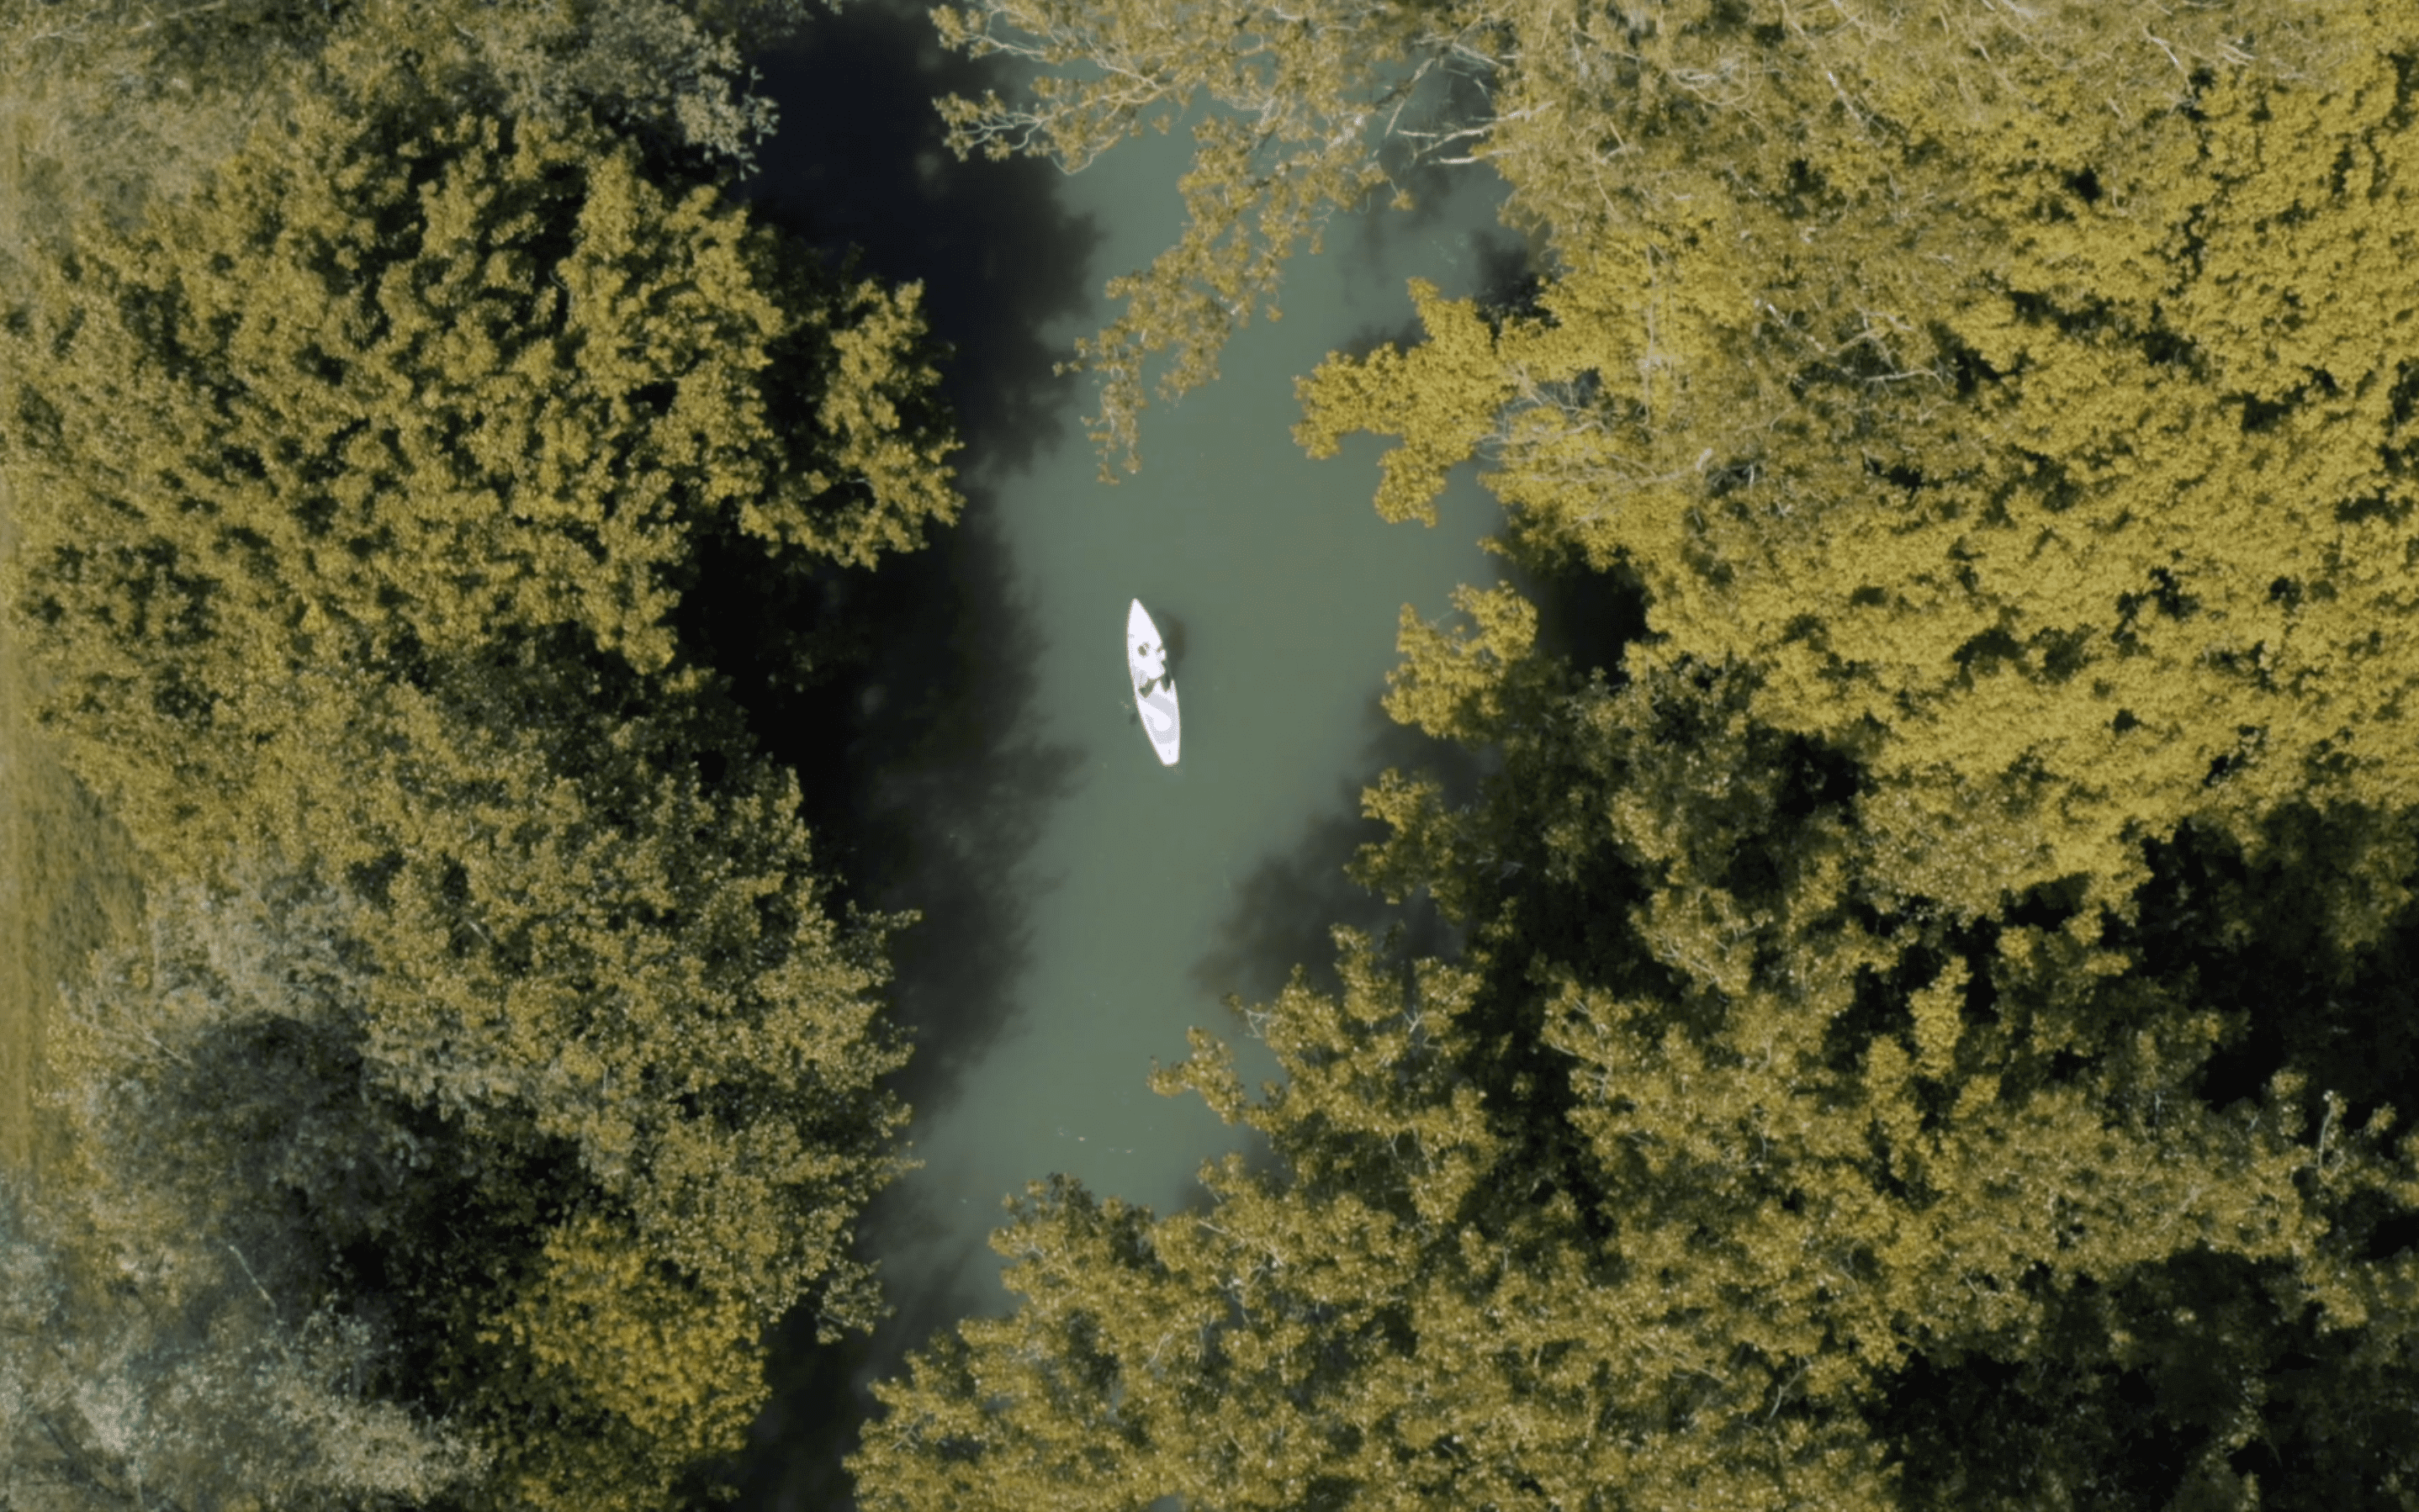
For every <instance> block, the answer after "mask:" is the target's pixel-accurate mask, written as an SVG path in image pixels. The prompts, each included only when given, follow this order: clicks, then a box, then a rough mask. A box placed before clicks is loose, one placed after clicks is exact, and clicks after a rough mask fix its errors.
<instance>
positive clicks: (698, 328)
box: [8, 106, 957, 866]
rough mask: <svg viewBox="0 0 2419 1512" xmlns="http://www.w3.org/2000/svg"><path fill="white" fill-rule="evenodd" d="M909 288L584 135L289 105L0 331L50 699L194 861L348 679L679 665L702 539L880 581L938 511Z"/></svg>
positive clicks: (130, 804)
mask: <svg viewBox="0 0 2419 1512" xmlns="http://www.w3.org/2000/svg"><path fill="white" fill-rule="evenodd" d="M915 303H916V291H915V289H914V288H913V287H910V288H907V289H904V290H901V291H896V292H892V291H886V290H883V289H881V288H879V287H877V286H875V285H870V284H868V285H853V286H851V285H839V286H833V287H829V288H824V289H814V288H810V287H809V286H807V284H806V282H805V275H802V274H799V273H796V272H793V271H791V270H787V269H785V268H783V267H781V266H778V265H777V264H776V262H775V260H774V252H773V249H772V248H771V246H770V245H769V243H768V242H767V241H766V240H765V239H763V236H762V235H761V234H759V233H754V232H751V231H750V230H749V229H748V227H747V223H746V219H745V217H744V216H743V215H742V214H741V212H739V211H737V210H735V209H732V208H727V207H722V206H718V205H717V204H716V197H715V194H714V193H713V192H712V191H710V190H706V189H698V190H694V191H691V192H689V193H687V194H686V195H685V196H682V197H680V198H677V199H674V198H671V197H669V196H667V195H666V194H665V193H663V192H662V191H659V190H657V189H655V188H654V187H653V186H651V185H650V184H649V183H648V182H647V181H646V180H645V179H644V178H642V177H640V176H639V172H638V170H637V166H636V163H635V161H634V157H633V155H632V153H631V152H630V151H629V149H627V148H626V147H616V146H614V145H613V144H611V143H609V142H608V141H605V140H602V139H598V138H594V137H592V136H580V135H571V136H561V135H556V134H554V133H552V132H550V131H546V130H543V129H538V128H522V129H514V128H510V127H506V126H501V125H499V124H498V123H497V122H495V121H493V120H481V119H478V118H475V117H470V118H465V119H463V120H461V121H458V122H445V123H439V124H426V125H420V126H415V125H414V124H413V123H412V121H411V120H410V118H409V117H408V116H407V117H406V118H405V119H404V120H402V121H401V122H396V121H394V120H393V119H388V118H374V119H371V120H369V121H360V120H355V119H353V118H350V117H347V116H339V115H336V114H334V113H333V111H332V110H331V109H329V108H327V107H325V106H313V107H310V108H305V109H302V110H300V113H299V124H298V126H297V128H296V131H295V132H294V133H293V134H291V135H288V134H286V133H284V132H268V133H264V134H263V135H261V136H259V137H257V138H255V139H254V145H253V147H252V148H251V149H250V150H249V151H248V152H247V153H246V154H245V155H244V156H242V157H240V158H239V159H237V160H236V161H235V162H232V163H230V164H229V165H228V166H227V168H226V169H225V171H224V172H223V174H221V175H220V176H219V177H216V178H214V179H213V180H212V181H211V182H210V183H209V185H208V187H207V189H206V190H205V191H204V192H203V193H201V194H199V195H198V196H197V197H196V199H195V201H194V202H193V204H192V205H191V206H190V207H185V208H177V209H175V210H173V211H167V212H163V213H162V214H161V215H160V216H158V217H157V218H156V219H155V220H154V221H153V223H152V224H151V227H150V229H149V230H148V231H146V233H145V234H144V235H143V236H142V237H141V238H140V239H136V240H134V241H132V242H130V243H126V244H123V245H118V244H105V243H104V244H97V245H96V246H95V247H93V248H91V249H89V250H87V251H86V252H85V253H84V254H83V255H80V256H79V257H78V258H77V259H75V260H74V261H73V262H72V263H71V264H70V265H69V266H68V267H67V268H65V269H64V270H58V271H56V272H55V273H54V275H53V276H52V277H51V278H49V279H48V280H47V281H46V282H45V283H44V285H43V286H42V287H41V289H40V291H39V297H38V298H37V299H36V300H35V301H33V302H32V303H31V304H30V305H29V306H26V307H21V308H20V309H19V310H18V312H17V314H16V315H15V316H14V317H13V319H12V322H11V334H10V335H9V337H8V354H9V355H8V363H9V368H8V393H9V409H10V411H11V412H12V413H13V414H14V415H15V416H16V417H17V421H16V423H15V424H13V425H12V427H11V428H10V431H9V434H8V448H9V450H8V465H9V466H10V467H11V469H12V470H13V471H15V472H16V474H17V476H18V481H19V485H20V497H21V500H22V501H23V510H22V515H23V519H22V528H23V544H22V563H23V565H22V568H21V573H20V577H19V579H17V581H18V589H17V594H18V596H19V598H20V600H21V602H23V604H24V605H25V607H26V609H27V611H28V612H29V614H30V616H31V618H32V620H33V622H34V624H35V625H37V626H38V627H39V638H38V644H37V649H38V650H39V652H40V654H41V655H42V656H44V657H45V658H46V660H47V661H48V662H49V663H50V664H51V665H52V666H53V667H54V669H55V674H56V678H57V686H58V690H57V695H56V698H55V699H54V702H53V703H52V709H53V711H54V714H55V715H57V716H61V717H72V719H73V721H74V723H75V725H76V727H77V730H78V732H79V733H80V735H81V737H82V744H81V746H80V749H79V755H80V757H81V759H82V761H83V762H84V763H85V766H86V769H87V770H89V771H90V772H92V773H93V774H94V775H95V776H97V777H98V778H99V779H100V780H101V781H102V783H103V784H104V786H105V787H106V789H107V791H108V792H109V794H110V795H111V797H112V798H113V800H114V801H116V802H117V803H119V804H121V805H122V806H123V808H124V810H125V812H126V815H127V818H128V821H129V823H130V824H131V825H133V826H134V827H135V828H136V830H137V831H138V832H139V833H141V834H142V835H143V836H144V837H145V838H146V841H148V842H151V843H155V844H162V845H164V846H166V847H167V848H168V849H170V850H172V851H173V852H174V853H175V855H176V857H177V860H178V861H179V863H180V864H184V865H187V866H191V865H193V864H197V862H196V859H195V858H197V857H208V856H210V855H211V854H212V853H213V852H214V851H216V850H217V849H220V848H222V847H223V845H224V844H225V843H226V842H227V841H228V840H229V839H230V838H231V837H232V836H233V835H235V834H238V833H240V832H242V831H243V830H244V829H246V828H247V827H248V826H249V825H250V823H251V822H250V820H249V819H248V818H246V817H245V816H246V815H247V814H248V812H249V811H250V810H254V809H255V808H256V807H258V806H259V805H260V804H261V803H262V802H263V801H264V796H265V795H264V794H263V793H262V791H261V790H262V789H263V788H264V787H265V786H269V785H272V784H274V783H275V782H276V781H278V780H279V776H280V773H281V770H282V769H283V768H284V767H285V766H286V765H288V764H293V763H295V762H297V761H299V760H301V759H303V753H300V752H296V751H294V750H292V749H291V748H288V747H287V746H286V745H285V744H284V743H285V740H286V738H287V735H286V733H287V732H290V731H291V730H292V729H294V728H295V722H296V720H297V719H298V717H300V710H301V708H302V707H303V706H305V705H314V704H318V703H323V702H326V701H327V700H328V699H330V698H331V697H334V696H341V695H342V694H343V691H344V685H347V684H349V683H352V682H356V681H358V680H360V679H362V678H363V677H372V678H392V677H404V678H410V677H413V676H416V675H420V674H419V673H418V671H416V669H417V668H419V667H421V666H423V665H424V664H427V663H431V662H433V663H438V664H443V663H445V662H448V661H451V660H455V659H458V658H460V657H461V656H464V655H466V654H467V652H468V651H469V649H470V648H471V647H474V646H476V645H479V644H482V643H484V642H485V641H487V640H490V639H491V638H495V637H499V636H504V635H510V634H527V633H533V632H538V631H543V630H547V629H551V628H554V627H558V626H569V627H576V628H577V629H578V630H580V631H582V632H584V633H585V635H586V637H587V638H588V639H589V640H591V641H592V642H593V644H594V645H595V646H597V647H598V648H600V649H601V650H603V651H605V652H607V653H609V654H612V655H614V656H618V657H620V658H621V659H623V660H625V661H626V662H628V663H629V664H630V665H632V666H633V667H635V668H637V669H638V670H639V671H643V672H649V673H652V672H655V671H661V670H662V669H664V668H665V667H666V666H667V665H668V664H669V663H670V661H671V659H672V657H673V655H674V650H675V648H674V644H673V638H672V632H671V630H670V626H669V625H667V624H666V623H665V617H666V615H667V613H668V612H669V611H670V608H671V607H672V605H673V603H674V602H675V601H676V599H677V596H678V592H679V587H680V579H681V576H682V573H683V571H684V568H685V565H686V561H687V558H688V553H689V551H690V548H691V546H690V538H691V535H692V534H693V532H698V531H700V530H703V529H707V528H711V527H714V526H715V525H716V523H717V522H718V521H721V520H724V519H729V520H732V521H735V522H736V525H737V527H738V528H739V529H740V530H743V531H745V532H747V533H750V534H753V535H755V536H757V537H759V538H760V539H762V540H763V541H764V542H765V543H766V544H767V545H768V547H771V548H795V549H800V550H804V551H808V552H811V553H814V554H817V555H820V556H824V557H829V558H832V559H835V560H838V561H840V562H844V563H852V564H862V563H869V562H871V561H872V560H873V559H874V558H875V557H877V556H878V555H879V554H881V553H882V552H884V551H886V550H895V549H899V548H904V547H908V546H912V545H913V544H914V543H915V542H916V541H917V539H918V538H919V537H920V532H921V531H922V529H923V527H924V525H925V524H926V523H927V522H929V521H934V520H947V519H948V518H950V517H953V515H954V512H955V509H956V503H957V501H956V496H955V494H954V493H953V492H952V490H951V489H950V487H949V484H948V469H947V467H946V465H945V463H944V461H943V458H944V457H945V455H947V453H948V449H949V446H950V444H951V443H950V442H949V441H948V440H947V439H946V438H945V437H944V435H943V434H942V433H941V431H940V430H939V428H938V427H937V425H936V424H935V423H934V422H933V420H932V415H931V412H930V408H929V400H928V397H927V394H928V391H929V388H930V385H931V384H932V381H933V375H932V371H931V369H930V368H929V367H928V366H926V365H924V363H923V362H922V360H921V358H920V356H919V354H918V342H919V339H920V334H921V326H920V321H919V320H918V319H917V316H916V314H915ZM798 408H804V409H805V410H806V414H807V415H809V416H812V417H813V418H814V419H815V420H816V421H817V422H819V423H820V424H785V423H784V422H785V421H786V420H787V419H788V415H787V411H789V410H791V409H798ZM163 779H165V786H163V785H162V784H163Z"/></svg>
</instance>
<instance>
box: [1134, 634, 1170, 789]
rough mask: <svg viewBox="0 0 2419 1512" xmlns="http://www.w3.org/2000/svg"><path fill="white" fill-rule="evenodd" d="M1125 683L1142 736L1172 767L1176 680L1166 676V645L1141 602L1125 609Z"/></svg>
mask: <svg viewBox="0 0 2419 1512" xmlns="http://www.w3.org/2000/svg"><path fill="white" fill-rule="evenodd" d="M1126 680H1127V681H1128V682H1130V683H1132V684H1133V690H1134V707H1135V708H1137V709H1140V710H1141V711H1142V728H1143V733H1145V734H1147V735H1148V736H1150V748H1151V749H1153V750H1155V751H1157V752H1159V761H1160V764H1161V765H1163V766H1174V765H1175V764H1176V734H1177V719H1176V679H1175V678H1173V677H1170V676H1168V675H1167V646H1166V643H1165V642H1164V641H1163V640H1160V638H1159V626H1158V625H1153V624H1151V623H1150V616H1149V615H1148V613H1145V612H1144V610H1143V607H1142V600H1141V599H1139V598H1137V599H1135V600H1134V601H1133V607H1132V609H1127V610H1126Z"/></svg>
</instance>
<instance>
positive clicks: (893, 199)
mask: <svg viewBox="0 0 2419 1512" xmlns="http://www.w3.org/2000/svg"><path fill="white" fill-rule="evenodd" d="M753 62H754V64H755V66H756V68H757V69H758V70H759V72H760V74H761V75H762V78H761V81H760V83H759V85H758V89H759V90H760V92H762V93H763V94H765V95H767V96H769V97H770V98H771V99H772V100H774V101H775V102H776V103H777V104H778V107H779V112H780V124H779V128H778V131H777V132H776V134H775V135H774V138H773V140H772V141H771V142H770V143H768V144H766V146H765V147H763V150H762V151H760V152H759V153H758V160H759V166H758V171H757V173H756V175H755V177H753V178H752V179H750V180H749V181H748V183H747V185H746V187H745V190H744V193H745V195H746V197H747V200H748V201H749V203H750V204H751V205H753V206H754V207H755V208H756V210H757V212H758V213H759V214H760V215H762V216H763V218H764V219H766V220H768V221H770V222H771V223H773V224H777V225H778V226H781V227H782V228H784V229H786V230H790V231H793V232H795V233H797V234H799V235H801V236H803V237H804V238H806V239H808V240H809V241H810V242H812V243H814V244H815V245H817V246H819V247H823V248H824V249H826V250H827V251H829V252H830V253H832V254H834V255H839V254H840V252H842V250H843V249H851V248H853V249H855V250H856V251H858V252H860V253H861V254H862V255H863V265H862V266H863V269H864V270H865V271H867V272H870V273H874V274H878V275H879V276H881V277H882V278H884V279H886V280H888V281H893V282H907V281H910V280H921V281H922V283H923V285H924V295H923V298H924V310H925V313H926V316H927V318H928V319H929V320H930V321H931V323H932V332H933V333H934V334H935V335H937V336H939V337H940V338H941V339H942V340H944V341H946V342H948V344H949V345H950V346H951V347H954V348H955V351H954V356H953V358H952V360H951V361H950V362H949V363H948V366H947V377H946V379H945V387H946V389H947V391H948V397H949V399H950V401H951V403H952V404H953V405H954V406H955V407H956V409H957V413H958V417H959V424H960V425H961V427H962V430H963V435H964V436H965V438H966V440H967V448H966V451H965V452H964V453H963V454H962V455H961V461H962V462H963V463H967V464H970V465H974V466H979V467H982V468H986V469H988V468H1011V469H1012V468H1015V467H1018V466H1021V465H1023V464H1024V463H1025V462H1027V461H1029V460H1030V459H1031V458H1032V456H1033V455H1034V452H1035V450H1036V449H1037V448H1038V447H1039V446H1040V445H1041V444H1043V443H1044V442H1047V441H1050V440H1057V439H1059V438H1061V437H1062V436H1063V434H1064V433H1065V430H1066V428H1067V427H1066V425H1065V419H1064V417H1065V416H1066V415H1067V414H1068V412H1069V411H1068V400H1069V398H1070V395H1071V393H1072V389H1071V385H1072V384H1074V383H1077V382H1081V381H1085V380H1083V379H1081V378H1075V377H1072V376H1070V375H1056V374H1054V373H1053V372H1052V368H1053V366H1054V364H1055V363H1058V362H1061V361H1063V360H1065V359H1067V358H1068V357H1071V355H1072V351H1071V347H1068V346H1067V345H1066V344H1065V341H1064V338H1063V335H1062V337H1061V338H1060V339H1059V340H1057V341H1055V342H1054V341H1053V340H1051V339H1047V338H1045V336H1044V332H1045V331H1047V330H1048V329H1049V328H1050V326H1051V325H1052V323H1053V322H1054V321H1059V320H1063V319H1064V318H1065V317H1066V316H1071V315H1076V314H1080V313H1081V312H1083V311H1084V310H1086V308H1087V307H1088V305H1089V301H1091V299H1092V297H1093V296H1094V295H1095V294H1097V293H1098V292H1099V291H1098V290H1097V289H1096V288H1094V287H1092V286H1091V284H1090V282H1089V280H1090V277H1091V275H1090V273H1089V272H1088V271H1087V270H1088V269H1089V267H1090V257H1091V252H1092V249H1093V248H1094V247H1095V246H1096V245H1097V244H1098V243H1099V241H1100V239H1101V237H1100V232H1099V231H1098V230H1097V229H1096V228H1095V227H1094V225H1093V224H1092V223H1091V222H1090V221H1089V219H1088V218H1084V217H1077V216H1072V215H1070V214H1069V213H1068V212H1067V211H1066V210H1065V209H1064V208H1062V207H1061V205H1060V201H1059V194H1058V189H1059V186H1060V184H1061V183H1062V182H1063V181H1064V177H1063V176H1062V175H1061V174H1060V173H1059V172H1058V170H1057V169H1056V168H1055V167H1054V166H1052V165H1051V164H1049V163H1047V162H1041V161H1039V160H1034V159H1023V158H1020V159H1014V160H1010V161H1009V162H988V161H984V160H981V159H977V160H974V161H969V162H960V161H959V160H958V158H957V156H956V154H954V153H952V152H951V151H950V150H949V149H948V146H947V145H946V141H945V138H946V135H947V133H946V131H945V130H944V128H943V127H942V124H941V119H940V115H939V112H938V111H937V110H936V109H935V107H934V104H933V101H934V100H938V99H940V98H941V97H943V96H946V95H951V94H956V95H967V96H980V95H981V94H982V93H983V92H984V91H985V90H986V89H999V90H1001V91H1002V92H1003V93H1007V92H1009V90H1008V84H1009V76H1008V75H1007V73H1006V72H1005V71H1004V70H1003V69H1002V68H1001V67H1000V66H999V65H998V63H997V62H996V61H977V60H974V59H970V58H967V57H964V56H963V55H961V54H956V53H950V52H946V51H944V50H943V49H942V47H941V45H940V43H939V41H938V39H937V38H936V37H935V35H934V32H933V27H932V22H931V20H930V19H929V18H928V16H927V15H926V11H925V8H924V7H922V6H898V5H883V4H865V3H852V4H850V5H849V6H847V7H846V8H843V9H841V10H840V11H838V12H836V13H828V12H827V13H819V14H818V15H816V17H815V18H814V19H813V20H812V21H811V22H809V23H808V24H807V25H806V27H805V28H804V29H803V30H802V31H801V33H800V34H799V35H798V36H797V38H796V39H794V40H793V41H791V42H789V43H786V44H785V45H783V46H782V47H780V48H778V49H777V50H774V51H772V52H768V53H765V54H761V55H759V56H757V57H756V58H755V59H753Z"/></svg>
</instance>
